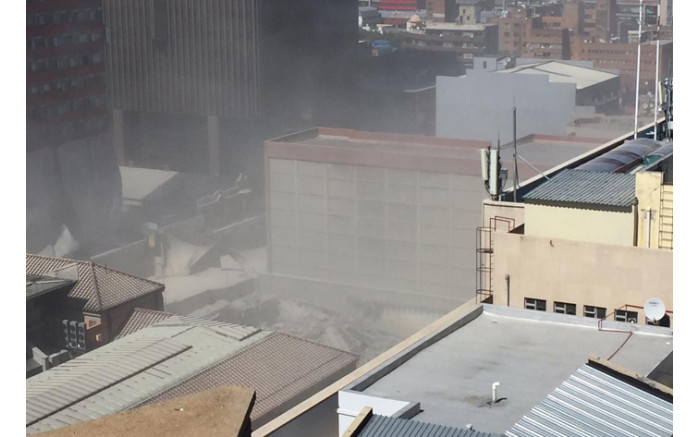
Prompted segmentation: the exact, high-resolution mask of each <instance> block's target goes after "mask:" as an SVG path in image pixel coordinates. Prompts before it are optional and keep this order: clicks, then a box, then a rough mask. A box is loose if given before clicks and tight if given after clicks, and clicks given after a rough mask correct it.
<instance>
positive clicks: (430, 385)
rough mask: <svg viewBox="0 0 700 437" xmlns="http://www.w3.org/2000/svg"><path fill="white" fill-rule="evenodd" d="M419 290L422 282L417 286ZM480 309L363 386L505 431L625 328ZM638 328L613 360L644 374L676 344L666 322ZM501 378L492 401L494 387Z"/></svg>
mask: <svg viewBox="0 0 700 437" xmlns="http://www.w3.org/2000/svg"><path fill="white" fill-rule="evenodd" d="M421 291H422V292H423V290H421ZM484 308H485V310H484V312H483V313H482V314H481V315H479V316H478V317H476V319H475V320H473V321H471V322H469V323H467V324H466V325H464V326H463V327H461V328H459V329H457V330H456V331H454V332H453V333H451V334H449V335H447V336H446V337H444V338H442V339H441V340H439V341H437V342H435V343H434V344H432V345H429V346H427V347H425V348H422V349H420V351H419V352H418V353H417V354H416V355H414V356H413V357H411V358H410V359H408V361H406V362H404V363H403V364H400V365H396V364H393V363H392V362H390V363H388V364H387V365H386V366H388V367H389V368H390V369H393V370H391V371H390V373H388V374H387V375H386V376H384V377H382V378H380V379H379V380H377V381H376V382H374V383H373V384H371V385H370V386H369V387H367V388H366V389H364V390H363V393H366V394H369V395H374V396H381V397H386V398H390V399H397V400H404V401H416V402H420V404H421V409H422V412H421V413H420V414H418V415H417V416H416V417H415V419H417V420H420V421H424V422H430V423H438V424H443V425H448V426H457V427H464V426H465V424H467V423H471V424H472V425H473V426H474V428H475V429H478V430H481V431H485V432H494V433H503V432H505V431H506V430H507V429H509V428H510V427H511V426H512V425H513V424H514V423H515V422H517V421H518V419H520V418H521V417H522V416H523V415H525V414H526V413H527V412H528V411H530V409H531V408H532V407H534V406H535V405H537V404H538V403H539V402H540V401H541V400H542V399H543V398H544V397H546V396H547V394H548V393H550V392H551V391H552V390H554V388H556V387H557V386H558V385H559V384H560V383H561V382H562V381H563V380H565V379H566V378H568V377H569V376H570V375H571V374H573V373H574V372H575V371H576V370H577V369H578V368H579V367H580V366H581V365H583V364H584V363H585V362H586V361H587V359H588V357H589V356H590V355H596V356H599V357H602V358H608V357H610V355H612V354H613V353H615V351H616V350H617V349H618V348H619V347H620V346H621V345H622V344H623V342H624V341H625V339H626V338H627V334H625V333H619V332H600V331H598V329H597V320H594V319H586V318H581V317H575V316H566V315H560V314H551V313H542V312H535V311H528V310H521V309H514V308H501V307H493V306H490V305H484ZM609 323H610V325H611V326H614V327H615V328H617V329H619V328H620V327H627V328H631V329H635V330H636V332H635V333H634V334H633V335H632V337H631V338H630V339H629V341H628V342H627V343H626V344H624V346H623V347H622V348H621V349H620V350H619V352H617V354H616V355H615V356H614V357H613V358H612V360H611V361H612V362H613V363H615V364H618V365H621V366H624V367H626V368H628V369H630V370H632V371H634V372H637V373H639V374H640V375H646V374H648V373H649V372H650V371H651V370H653V368H654V367H655V366H656V365H657V364H658V363H660V362H661V361H662V360H663V359H664V358H665V357H666V356H667V355H668V353H669V352H671V351H672V349H673V336H672V333H671V332H670V330H667V329H659V328H652V327H646V326H631V325H625V324H617V323H615V322H609ZM494 382H499V383H500V387H499V388H498V397H499V398H501V397H503V398H506V399H504V400H502V401H501V402H499V403H497V404H495V405H493V406H491V405H489V404H487V401H490V400H491V389H492V384H493V383H494Z"/></svg>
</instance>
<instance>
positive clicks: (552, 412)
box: [506, 365, 673, 437]
mask: <svg viewBox="0 0 700 437" xmlns="http://www.w3.org/2000/svg"><path fill="white" fill-rule="evenodd" d="M672 434H673V404H672V403H670V402H668V401H665V400H663V399H661V398H659V397H656V396H654V395H652V394H650V393H647V392H645V391H643V390H641V389H639V388H636V387H633V386H631V385H629V384H627V383H625V382H622V381H620V380H618V379H616V378H614V377H612V376H610V375H608V374H606V373H603V372H601V371H600V370H597V369H594V368H593V367H591V366H588V365H585V366H583V367H581V368H580V369H579V370H577V371H576V373H575V374H573V375H572V376H571V377H569V378H568V379H567V380H566V381H564V382H563V383H562V384H561V385H560V386H559V387H557V388H556V389H555V390H554V391H553V392H552V393H550V394H549V395H548V396H547V398H546V399H544V400H543V401H542V402H541V403H540V404H539V405H538V406H536V407H535V408H533V409H532V410H531V411H530V412H529V413H527V414H526V415H525V416H523V418H522V419H520V420H519V421H518V422H517V423H516V424H515V425H514V426H513V427H512V428H511V429H510V430H509V431H507V432H506V436H508V437H531V436H539V437H550V436H551V437H555V436H557V437H559V436H573V435H575V436H581V437H585V436H591V437H598V436H615V437H618V436H620V437H624V436H627V437H662V436H663V437H668V436H671V435H672Z"/></svg>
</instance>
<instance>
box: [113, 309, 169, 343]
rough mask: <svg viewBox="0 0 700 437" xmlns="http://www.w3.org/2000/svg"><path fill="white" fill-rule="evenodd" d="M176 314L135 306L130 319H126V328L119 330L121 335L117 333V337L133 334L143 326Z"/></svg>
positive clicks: (145, 326)
mask: <svg viewBox="0 0 700 437" xmlns="http://www.w3.org/2000/svg"><path fill="white" fill-rule="evenodd" d="M174 315H175V314H172V313H166V312H165V311H157V310H149V309H145V308H134V312H132V313H131V316H130V317H129V320H127V321H126V324H125V325H124V328H122V330H121V332H119V335H117V336H116V337H115V339H117V338H122V337H125V336H127V335H129V334H133V333H134V332H136V331H140V330H142V329H143V328H147V327H149V326H151V325H153V324H154V323H157V322H160V321H162V320H165V319H167V318H170V317H172V316H174Z"/></svg>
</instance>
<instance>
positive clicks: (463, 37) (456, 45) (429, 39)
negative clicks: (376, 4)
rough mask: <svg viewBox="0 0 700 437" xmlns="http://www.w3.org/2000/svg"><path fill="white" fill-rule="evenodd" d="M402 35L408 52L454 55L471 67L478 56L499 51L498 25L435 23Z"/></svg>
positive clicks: (403, 45)
mask: <svg viewBox="0 0 700 437" xmlns="http://www.w3.org/2000/svg"><path fill="white" fill-rule="evenodd" d="M399 35H400V36H401V37H402V39H403V44H402V47H403V48H404V49H405V50H418V51H426V50H427V51H433V52H442V53H450V54H453V55H454V56H455V59H456V60H457V61H458V62H460V63H462V64H464V65H468V66H469V65H472V60H473V58H474V57H475V56H483V55H495V54H497V52H498V27H497V26H496V25H494V24H456V23H436V22H433V23H427V24H426V25H425V26H424V27H423V26H421V27H420V28H416V29H414V30H411V31H407V32H401V33H400V34H399Z"/></svg>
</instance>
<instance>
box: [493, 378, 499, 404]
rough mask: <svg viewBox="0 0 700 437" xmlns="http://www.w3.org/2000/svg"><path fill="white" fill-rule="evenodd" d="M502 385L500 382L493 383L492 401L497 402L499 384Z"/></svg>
mask: <svg viewBox="0 0 700 437" xmlns="http://www.w3.org/2000/svg"><path fill="white" fill-rule="evenodd" d="M499 385H501V383H500V382H494V383H493V385H491V403H492V404H495V403H496V399H498V386H499Z"/></svg>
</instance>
